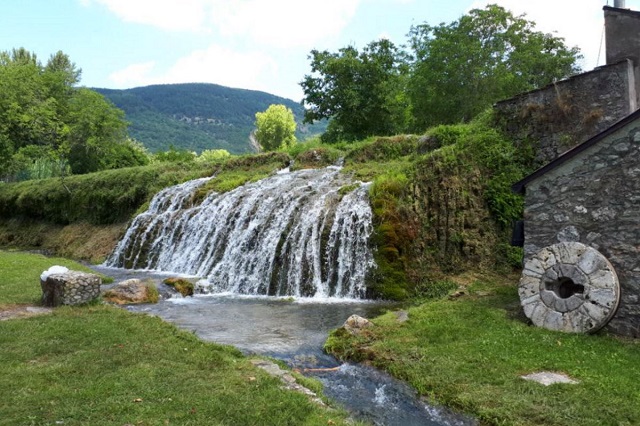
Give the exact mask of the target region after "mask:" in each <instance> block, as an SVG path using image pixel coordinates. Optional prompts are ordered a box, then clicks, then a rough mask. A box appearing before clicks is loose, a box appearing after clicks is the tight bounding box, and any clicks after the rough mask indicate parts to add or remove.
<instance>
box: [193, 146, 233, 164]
mask: <svg viewBox="0 0 640 426" xmlns="http://www.w3.org/2000/svg"><path fill="white" fill-rule="evenodd" d="M229 157H231V154H230V153H229V151H227V150H226V149H205V150H204V151H202V152H201V153H200V155H198V157H197V158H196V161H197V162H198V163H214V162H216V161H220V160H224V159H225V158H229Z"/></svg>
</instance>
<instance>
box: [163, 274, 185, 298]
mask: <svg viewBox="0 0 640 426" xmlns="http://www.w3.org/2000/svg"><path fill="white" fill-rule="evenodd" d="M162 282H163V283H165V284H166V285H168V286H171V287H173V288H175V289H176V291H178V292H179V293H180V294H181V295H182V296H184V297H187V296H193V283H192V282H191V281H189V280H186V279H184V278H178V277H171V278H167V279H165V280H164V281H162Z"/></svg>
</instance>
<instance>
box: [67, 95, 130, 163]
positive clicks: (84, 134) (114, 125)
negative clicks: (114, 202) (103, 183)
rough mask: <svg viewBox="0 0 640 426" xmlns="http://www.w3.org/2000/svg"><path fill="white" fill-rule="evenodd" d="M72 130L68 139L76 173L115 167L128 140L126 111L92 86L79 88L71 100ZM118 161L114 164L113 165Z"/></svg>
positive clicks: (70, 158) (71, 159)
mask: <svg viewBox="0 0 640 426" xmlns="http://www.w3.org/2000/svg"><path fill="white" fill-rule="evenodd" d="M68 126H69V133H68V137H67V139H66V141H65V144H66V146H67V148H68V160H69V165H70V166H71V171H72V172H73V173H74V174H82V173H89V172H95V171H98V170H104V169H109V168H114V166H115V164H117V159H116V158H112V157H113V156H115V155H117V154H118V153H120V154H122V152H120V151H121V147H120V146H119V145H123V144H124V143H125V142H126V140H127V123H126V121H125V120H124V112H123V111H122V110H120V109H118V108H116V107H115V106H113V104H111V103H109V102H108V101H107V100H106V99H105V98H104V96H102V95H101V94H99V93H98V92H95V91H93V90H90V89H86V88H80V89H77V90H76V91H75V92H74V94H73V96H72V98H71V99H70V101H69V116H68ZM114 163H115V164H114Z"/></svg>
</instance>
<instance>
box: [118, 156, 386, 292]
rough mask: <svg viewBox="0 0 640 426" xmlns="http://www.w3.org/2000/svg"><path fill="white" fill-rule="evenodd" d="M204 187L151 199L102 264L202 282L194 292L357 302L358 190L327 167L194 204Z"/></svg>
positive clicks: (361, 214) (364, 211) (364, 228)
mask: <svg viewBox="0 0 640 426" xmlns="http://www.w3.org/2000/svg"><path fill="white" fill-rule="evenodd" d="M209 179H210V178H203V179H197V180H192V181H189V182H185V183H183V184H180V185H176V186H173V187H170V188H166V189H164V190H163V191H161V192H160V193H158V194H157V195H156V196H155V197H154V198H153V200H152V201H151V203H150V205H149V208H148V210H147V211H146V212H144V213H142V214H140V215H138V216H137V217H136V218H135V219H134V220H133V222H132V224H131V225H130V227H129V229H128V230H127V232H126V234H125V236H124V237H123V239H122V240H121V241H120V242H119V243H118V245H117V247H116V249H115V250H114V252H113V254H112V255H111V256H110V257H109V259H108V260H107V262H106V265H107V266H110V267H123V268H127V269H147V270H155V271H170V272H174V273H180V274H188V275H193V276H198V277H202V278H204V279H203V280H201V281H199V282H198V284H197V288H198V289H199V291H200V292H201V293H209V292H211V293H221V292H231V293H237V294H252V295H273V296H295V297H316V298H326V297H339V298H362V297H364V296H365V275H366V273H367V271H368V270H369V269H370V268H372V267H374V266H375V263H374V261H373V255H372V253H371V249H370V247H369V237H370V235H371V232H372V225H371V218H372V213H371V208H370V206H369V202H368V197H367V190H368V185H367V184H360V183H357V184H354V182H353V181H352V180H350V179H349V178H348V177H346V176H345V175H344V174H342V173H340V168H339V167H335V166H332V167H327V168H325V169H313V170H299V171H295V172H290V171H288V170H283V171H281V172H279V173H278V174H276V175H274V176H271V177H269V178H266V179H263V180H260V181H258V182H254V183H249V184H246V185H243V186H241V187H239V188H236V189H234V190H233V191H230V192H227V193H224V194H218V193H215V192H214V193H210V194H209V195H207V196H206V197H205V198H204V199H203V200H202V202H200V203H197V202H196V201H195V200H196V198H197V197H196V195H197V191H198V189H199V188H201V187H202V186H203V185H205V184H206V183H207V182H208V181H209Z"/></svg>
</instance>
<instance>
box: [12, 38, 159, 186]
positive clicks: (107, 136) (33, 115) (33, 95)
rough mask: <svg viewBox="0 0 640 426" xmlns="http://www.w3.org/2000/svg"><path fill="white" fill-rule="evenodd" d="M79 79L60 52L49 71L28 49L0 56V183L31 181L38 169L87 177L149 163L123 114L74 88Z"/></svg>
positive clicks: (51, 60)
mask: <svg viewBox="0 0 640 426" xmlns="http://www.w3.org/2000/svg"><path fill="white" fill-rule="evenodd" d="M80 75H81V70H80V69H79V68H77V67H76V65H75V64H74V63H73V62H71V60H70V59H69V57H68V56H67V55H66V54H64V53H63V52H61V51H59V52H57V53H55V54H54V55H52V56H51V57H50V58H49V60H48V61H47V64H46V65H45V66H42V64H41V63H40V62H39V61H38V59H37V57H36V55H35V54H33V53H30V52H29V51H27V50H26V49H24V48H19V49H13V50H12V51H11V52H8V51H7V52H0V166H1V167H0V178H4V179H15V178H16V177H19V178H29V177H30V176H33V173H31V172H30V170H35V169H34V167H33V166H34V165H37V166H38V167H37V168H38V169H39V170H44V169H45V167H41V166H43V165H45V164H49V165H51V164H56V165H59V166H60V167H58V168H59V169H60V170H63V171H66V170H67V169H68V167H69V165H70V166H71V170H72V171H73V173H87V172H91V171H97V170H102V169H107V168H116V167H122V166H128V165H137V164H144V163H145V162H147V161H148V159H147V156H146V153H144V152H143V151H141V150H140V149H139V147H138V146H137V145H135V144H133V143H131V142H130V141H128V139H127V132H126V130H127V123H126V121H125V120H124V113H123V112H122V111H121V110H119V109H117V108H116V107H115V106H114V105H113V104H111V103H109V102H107V101H106V99H105V98H104V97H103V96H102V95H100V94H99V93H97V92H95V91H93V90H89V89H86V88H78V87H76V85H77V84H78V83H79V80H80ZM61 173H62V172H61ZM42 175H43V174H42V173H38V176H42Z"/></svg>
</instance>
